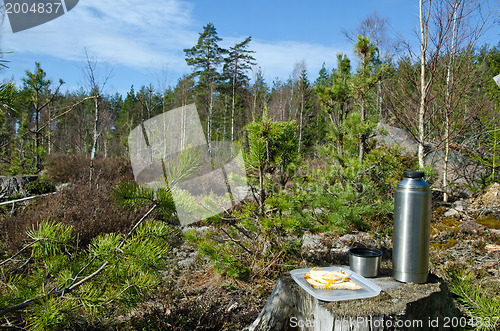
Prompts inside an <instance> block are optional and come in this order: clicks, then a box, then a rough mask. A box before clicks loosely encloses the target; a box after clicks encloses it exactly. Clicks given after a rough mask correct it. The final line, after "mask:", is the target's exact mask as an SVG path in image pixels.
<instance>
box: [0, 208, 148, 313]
mask: <svg viewBox="0 0 500 331" xmlns="http://www.w3.org/2000/svg"><path fill="white" fill-rule="evenodd" d="M155 208H156V205H154V206H153V207H152V208H151V209H149V211H148V212H147V213H146V214H144V216H143V217H142V218H141V219H140V220H139V221H138V222H137V223H136V224H135V225H134V227H133V228H132V229H131V230H130V231H129V232H128V233H127V235H126V236H125V238H124V239H123V240H122V241H121V242H120V244H119V245H118V247H117V248H118V249H120V248H121V247H122V246H123V245H124V244H125V242H126V241H127V239H128V238H129V237H130V236H131V235H132V233H133V232H134V231H135V230H136V229H137V227H138V226H139V225H140V224H141V223H142V222H143V221H144V220H145V219H146V218H147V217H148V216H149V215H150V214H151V212H153V210H154V209H155ZM41 240H42V239H37V240H35V242H33V243H31V244H30V245H27V246H26V247H25V248H23V250H25V249H26V248H27V247H30V246H32V245H34V244H35V243H36V242H39V241H41ZM19 254H20V252H18V253H16V254H15V255H14V256H13V257H15V256H17V255H19ZM13 257H11V258H10V259H8V260H11V259H12V258H13ZM94 259H95V257H93V258H92V260H91V261H90V262H89V263H88V264H87V265H86V266H85V267H83V269H82V270H80V271H79V272H78V273H77V275H76V277H75V279H74V280H73V282H72V283H71V284H70V285H68V286H66V287H65V288H63V289H61V290H59V291H55V292H54V291H52V292H50V293H48V294H45V295H42V296H39V297H36V298H32V299H28V300H26V301H24V302H22V303H19V304H17V305H14V306H11V307H8V308H5V309H3V310H1V311H0V316H4V315H5V314H8V313H11V312H14V311H18V310H22V309H24V308H26V307H28V306H30V305H31V304H33V303H37V302H41V301H43V300H46V299H48V298H51V297H64V294H65V293H70V292H71V291H73V290H74V289H76V288H77V287H79V286H80V285H82V284H84V283H86V282H88V281H89V280H91V279H92V278H94V277H96V276H97V275H99V274H100V273H101V272H102V271H103V270H104V269H105V268H106V266H107V265H108V264H109V263H110V260H107V261H105V262H104V263H103V264H102V265H101V266H100V267H99V268H98V269H97V270H95V271H94V272H93V273H91V274H90V275H88V276H86V277H84V278H82V279H81V280H79V281H78V282H75V281H76V279H77V278H78V276H79V275H80V274H81V273H82V272H83V270H85V269H86V268H87V267H88V266H89V265H90V264H91V263H92V262H93V260H94ZM4 263H5V262H4Z"/></svg>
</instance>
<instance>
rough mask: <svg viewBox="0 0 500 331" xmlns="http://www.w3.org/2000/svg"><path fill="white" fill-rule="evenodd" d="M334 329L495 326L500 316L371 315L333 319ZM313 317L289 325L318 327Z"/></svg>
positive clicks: (294, 318) (499, 322) (301, 327)
mask: <svg viewBox="0 0 500 331" xmlns="http://www.w3.org/2000/svg"><path fill="white" fill-rule="evenodd" d="M334 323H335V324H334V326H335V329H341V330H344V329H346V330H351V329H358V328H369V329H370V330H371V329H393V328H396V329H419V328H440V329H441V328H443V329H449V328H451V329H457V328H460V329H462V328H495V327H497V326H499V325H500V317H498V316H497V317H464V316H462V317H455V316H454V317H448V316H445V317H429V318H424V319H406V320H405V319H390V318H372V317H363V316H360V317H349V318H344V319H342V320H335V322H334ZM318 324H319V322H318V321H316V320H315V319H314V318H306V319H299V318H297V317H295V316H294V317H291V318H290V321H289V325H290V327H292V328H300V329H303V328H313V329H317V328H318V327H320V325H318Z"/></svg>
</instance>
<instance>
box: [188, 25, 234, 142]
mask: <svg viewBox="0 0 500 331" xmlns="http://www.w3.org/2000/svg"><path fill="white" fill-rule="evenodd" d="M221 40H222V38H220V37H219V36H218V35H217V31H216V29H215V26H214V25H213V24H211V23H209V24H207V25H206V26H205V27H204V28H203V32H202V33H200V37H199V38H198V43H197V44H196V45H195V46H194V47H192V48H187V49H184V52H185V54H186V63H187V64H188V65H189V66H191V67H193V73H192V77H197V78H198V84H197V87H196V90H197V94H198V96H199V98H200V101H201V103H202V105H203V107H202V109H204V110H206V122H207V123H206V125H207V132H206V135H207V141H208V148H209V150H211V140H212V121H213V114H214V103H215V94H216V90H217V86H218V84H219V82H220V73H219V72H218V68H219V67H220V65H221V64H222V62H223V60H224V57H223V55H224V54H225V53H227V51H226V50H224V49H222V48H221V47H219V44H218V43H219V42H220V41H221Z"/></svg>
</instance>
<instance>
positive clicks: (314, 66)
mask: <svg viewBox="0 0 500 331" xmlns="http://www.w3.org/2000/svg"><path fill="white" fill-rule="evenodd" d="M251 49H252V50H254V51H255V54H254V57H255V58H256V60H257V64H258V65H259V66H260V67H261V68H262V71H263V72H264V75H265V77H266V78H267V79H268V80H273V79H274V78H276V77H279V78H280V79H286V78H288V77H289V76H290V75H291V74H292V72H293V69H294V67H295V65H296V64H297V63H300V62H302V61H305V64H306V67H307V71H308V72H309V77H316V76H317V73H318V72H319V70H320V69H321V66H322V64H323V62H325V63H326V65H327V67H329V68H331V67H333V64H334V63H335V62H336V56H337V53H339V52H344V53H345V52H346V50H342V49H341V48H337V47H333V46H325V45H320V44H313V43H305V42H297V41H280V42H273V43H271V42H266V41H255V42H252V44H251Z"/></svg>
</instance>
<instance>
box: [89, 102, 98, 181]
mask: <svg viewBox="0 0 500 331" xmlns="http://www.w3.org/2000/svg"><path fill="white" fill-rule="evenodd" d="M94 110H95V114H94V115H95V116H94V129H93V134H92V150H91V152H90V175H89V185H90V186H92V179H93V175H94V159H95V154H96V151H97V139H99V134H98V132H97V124H98V122H99V100H98V97H97V96H96V97H95V99H94Z"/></svg>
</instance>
